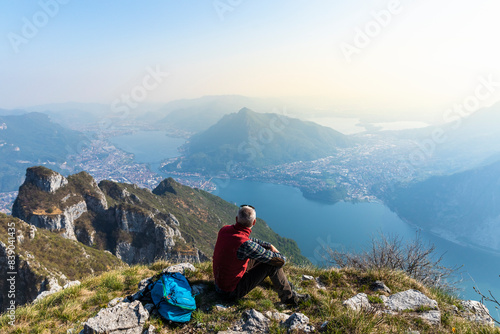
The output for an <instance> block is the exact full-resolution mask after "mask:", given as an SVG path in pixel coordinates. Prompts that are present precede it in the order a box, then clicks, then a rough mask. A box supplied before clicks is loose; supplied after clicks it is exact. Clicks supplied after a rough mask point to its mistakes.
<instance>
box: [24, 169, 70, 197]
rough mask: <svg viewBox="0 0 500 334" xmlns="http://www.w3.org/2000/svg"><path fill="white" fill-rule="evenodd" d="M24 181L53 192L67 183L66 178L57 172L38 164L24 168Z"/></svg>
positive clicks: (42, 189)
mask: <svg viewBox="0 0 500 334" xmlns="http://www.w3.org/2000/svg"><path fill="white" fill-rule="evenodd" d="M24 183H29V184H33V185H34V186H36V187H37V188H39V189H40V190H41V191H45V192H48V193H55V192H56V191H57V190H58V189H59V188H61V187H63V186H65V185H67V184H68V180H67V179H66V178H65V177H64V176H62V175H61V174H59V173H57V172H54V171H52V170H50V169H48V168H45V167H41V166H38V167H31V168H28V169H27V170H26V179H25V181H24Z"/></svg>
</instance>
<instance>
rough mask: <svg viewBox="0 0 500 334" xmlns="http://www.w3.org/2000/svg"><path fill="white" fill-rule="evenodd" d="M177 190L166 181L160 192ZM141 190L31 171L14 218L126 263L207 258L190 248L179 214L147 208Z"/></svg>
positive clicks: (78, 176)
mask: <svg viewBox="0 0 500 334" xmlns="http://www.w3.org/2000/svg"><path fill="white" fill-rule="evenodd" d="M176 186H178V185H176V184H175V181H173V180H166V181H165V182H163V183H162V186H159V188H160V189H163V191H167V190H168V191H171V192H172V191H174V188H175V187H176ZM138 189H139V188H138V187H137V186H134V185H120V184H117V183H114V182H110V181H102V182H101V183H100V184H97V183H96V182H95V180H94V179H93V178H92V177H91V176H90V175H89V174H87V173H85V172H81V173H79V174H76V175H70V176H69V177H68V178H67V179H66V178H65V177H63V176H62V175H60V174H58V173H56V172H54V171H52V170H50V169H47V168H44V167H32V168H28V170H27V172H26V181H25V182H24V184H23V185H22V186H21V187H20V188H19V195H18V198H17V199H16V201H15V202H14V206H13V212H12V214H13V216H15V217H18V218H20V219H22V220H24V221H26V222H28V223H29V224H31V225H33V226H36V227H38V228H44V229H48V230H50V231H54V232H58V233H61V235H62V236H63V237H65V238H67V239H72V240H76V241H79V242H81V243H83V244H85V245H88V246H98V248H101V249H106V250H109V251H110V252H111V253H113V254H115V255H116V256H117V257H118V258H119V259H121V260H123V261H124V262H126V263H128V264H137V263H150V262H154V261H158V260H168V261H171V262H185V261H188V262H200V261H202V260H205V259H207V257H206V256H204V255H203V253H201V252H200V251H199V250H198V249H197V248H195V247H192V246H187V245H186V244H187V243H186V240H185V239H184V237H183V236H182V234H181V232H180V229H179V227H180V222H179V220H178V219H177V218H176V217H175V215H174V214H172V213H170V212H160V211H159V210H158V209H156V208H154V207H150V206H149V205H148V204H146V203H144V201H143V200H142V199H141V198H140V196H137V195H136V193H135V192H136V191H138ZM147 195H148V196H151V195H152V194H151V192H149V193H148V194H147ZM108 199H111V200H112V202H113V205H111V206H110V205H109V203H108Z"/></svg>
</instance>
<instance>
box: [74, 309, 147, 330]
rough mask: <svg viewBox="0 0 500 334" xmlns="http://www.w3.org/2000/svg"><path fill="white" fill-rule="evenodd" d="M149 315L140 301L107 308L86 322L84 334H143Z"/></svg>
mask: <svg viewBox="0 0 500 334" xmlns="http://www.w3.org/2000/svg"><path fill="white" fill-rule="evenodd" d="M148 318H149V313H148V312H147V311H146V310H145V309H144V307H143V306H142V304H141V303H140V302H139V301H135V302H132V303H119V304H118V305H116V306H114V307H112V308H105V309H102V310H100V311H99V313H97V315H96V316H95V317H93V318H90V319H89V320H87V322H85V324H84V327H83V331H82V332H81V333H83V334H97V333H106V334H142V330H143V326H144V323H145V322H146V321H147V320H148Z"/></svg>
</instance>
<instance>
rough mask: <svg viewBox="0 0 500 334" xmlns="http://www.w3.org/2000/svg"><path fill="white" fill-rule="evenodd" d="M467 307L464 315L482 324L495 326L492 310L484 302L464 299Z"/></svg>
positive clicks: (463, 302)
mask: <svg viewBox="0 0 500 334" xmlns="http://www.w3.org/2000/svg"><path fill="white" fill-rule="evenodd" d="M461 304H462V306H463V307H464V309H465V312H463V313H462V316H463V317H464V318H466V319H468V320H470V321H475V322H477V323H479V324H481V325H487V326H492V327H493V326H495V323H494V322H493V320H492V319H491V316H490V312H489V311H488V309H487V308H486V306H484V304H482V303H480V302H478V301H475V300H463V301H462V302H461Z"/></svg>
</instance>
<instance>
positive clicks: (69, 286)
mask: <svg viewBox="0 0 500 334" xmlns="http://www.w3.org/2000/svg"><path fill="white" fill-rule="evenodd" d="M80 284H82V283H81V282H80V281H78V280H76V281H70V282H68V283H66V284H64V286H63V289H67V288H71V287H72V286H78V285H80Z"/></svg>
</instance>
